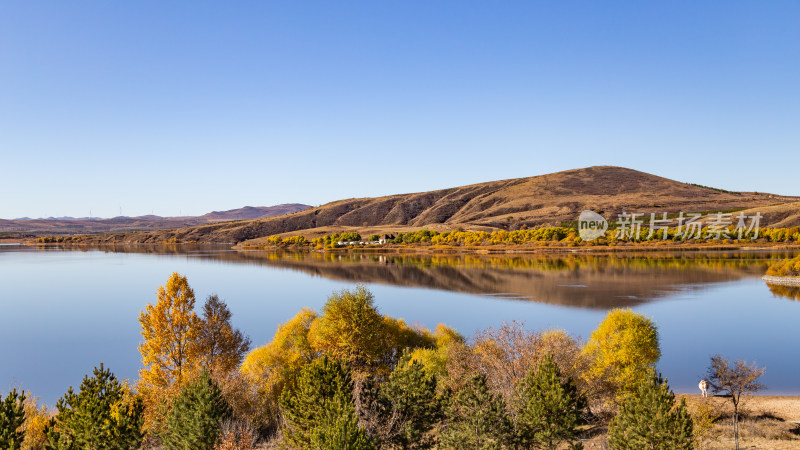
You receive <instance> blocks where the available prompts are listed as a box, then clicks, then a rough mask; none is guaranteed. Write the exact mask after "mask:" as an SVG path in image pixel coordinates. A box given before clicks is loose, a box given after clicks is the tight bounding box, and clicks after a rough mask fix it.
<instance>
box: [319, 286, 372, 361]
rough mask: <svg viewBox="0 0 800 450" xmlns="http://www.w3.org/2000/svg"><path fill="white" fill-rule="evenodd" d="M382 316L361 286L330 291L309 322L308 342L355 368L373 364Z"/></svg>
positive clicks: (369, 295) (369, 293) (369, 294)
mask: <svg viewBox="0 0 800 450" xmlns="http://www.w3.org/2000/svg"><path fill="white" fill-rule="evenodd" d="M385 328H386V324H385V323H384V318H383V316H381V314H380V313H379V312H378V308H377V307H376V306H375V300H374V298H373V295H372V293H371V292H370V291H368V290H367V288H366V287H364V286H357V287H356V289H355V290H354V291H350V290H347V289H344V290H341V291H339V292H334V293H333V294H332V295H331V296H330V297H329V298H328V301H327V302H326V303H325V306H324V307H323V308H322V315H321V316H320V317H319V318H318V319H317V320H315V321H314V322H313V323H312V324H311V328H310V330H309V342H310V343H311V346H312V347H313V348H314V349H315V350H317V351H320V352H324V353H327V354H329V355H331V356H333V357H335V358H337V359H339V360H340V361H343V362H346V363H348V364H349V366H350V367H352V368H354V369H356V370H365V369H368V368H369V367H374V366H375V364H377V363H378V362H379V360H381V357H382V356H383V355H384V352H385V350H386V348H385Z"/></svg>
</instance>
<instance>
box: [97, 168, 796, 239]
mask: <svg viewBox="0 0 800 450" xmlns="http://www.w3.org/2000/svg"><path fill="white" fill-rule="evenodd" d="M792 202H800V197H788V196H780V195H773V194H764V193H755V192H729V191H724V190H721V189H714V188H710V187H704V186H698V185H693V184H687V183H682V182H678V181H675V180H670V179H667V178H663V177H659V176H656V175H651V174H647V173H644V172H639V171H636V170H632V169H627V168H623V167H612V166H598V167H588V168H584V169H575V170H568V171H564V172H558V173H552V174H548V175H539V176H534V177H528V178H517V179H510V180H501V181H492V182H487V183H479V184H473V185H469V186H462V187H456V188H450V189H441V190H437V191H429V192H420V193H413V194H400V195H390V196H386V197H376V198H356V199H347V200H339V201H335V202H331V203H328V204H325V205H322V206H319V207H316V208H310V209H306V210H303V211H300V212H295V213H292V214H285V215H281V216H274V217H268V218H261V219H253V220H242V221H235V222H222V223H215V224H209V225H200V226H193V227H184V228H179V229H175V230H168V231H159V232H151V233H132V234H125V235H112V236H104V237H102V238H100V237H98V239H96V240H95V241H96V242H141V243H145V242H151V243H155V242H163V241H167V240H170V241H180V242H218V243H223V242H224V243H236V242H242V241H245V240H250V239H255V238H259V237H263V236H270V235H273V234H281V233H291V232H297V231H301V230H304V231H306V232H307V233H313V232H314V229H319V228H321V227H325V228H331V227H336V228H339V227H342V228H347V227H350V228H353V227H355V228H358V227H363V228H366V227H373V228H374V227H379V228H384V229H393V228H394V229H397V230H401V229H403V228H405V227H412V228H419V227H435V228H437V229H445V228H446V229H456V228H464V229H471V230H487V231H491V230H497V229H506V230H507V229H518V228H520V227H523V226H526V227H534V226H539V225H559V224H561V223H563V222H567V221H575V220H577V217H578V215H579V213H580V211H582V210H584V209H591V210H594V211H596V212H598V213H600V214H602V215H604V216H606V217H615V216H616V214H618V213H621V212H623V211H637V212H647V213H649V212H655V213H661V212H669V213H677V212H680V211H684V212H708V211H730V210H742V209H751V208H762V207H767V206H770V205H775V204H780V203H792ZM796 212H797V211H796ZM795 218H796V219H800V214H795ZM763 225H764V223H762V226H763Z"/></svg>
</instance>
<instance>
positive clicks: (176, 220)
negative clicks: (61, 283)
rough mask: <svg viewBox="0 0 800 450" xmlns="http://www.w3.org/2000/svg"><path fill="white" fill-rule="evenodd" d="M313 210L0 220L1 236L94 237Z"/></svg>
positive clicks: (253, 208)
mask: <svg viewBox="0 0 800 450" xmlns="http://www.w3.org/2000/svg"><path fill="white" fill-rule="evenodd" d="M308 208H311V207H310V206H308V205H301V204H298V203H290V204H283V205H275V206H245V207H243V208H239V209H231V210H228V211H214V212H210V213H208V214H204V215H202V216H182V217H161V216H154V215H146V216H137V217H124V216H122V217H114V218H110V219H99V218H89V217H80V218H75V217H51V218H47V219H29V218H23V219H14V220H3V219H0V232H4V233H30V234H94V233H119V232H131V231H150V230H163V229H170V228H180V227H189V226H195V225H202V224H207V223H215V222H222V221H231V220H242V219H258V218H262V217H270V216H278V215H283V214H290V213H293V212H297V211H302V210H304V209H308Z"/></svg>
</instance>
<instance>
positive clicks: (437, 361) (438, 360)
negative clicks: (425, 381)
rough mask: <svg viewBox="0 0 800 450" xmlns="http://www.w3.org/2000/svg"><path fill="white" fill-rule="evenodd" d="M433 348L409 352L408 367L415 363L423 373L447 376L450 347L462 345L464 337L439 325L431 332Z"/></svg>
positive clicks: (441, 324)
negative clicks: (420, 367)
mask: <svg viewBox="0 0 800 450" xmlns="http://www.w3.org/2000/svg"><path fill="white" fill-rule="evenodd" d="M433 339H434V342H435V347H418V348H415V349H413V350H411V352H410V358H409V360H408V363H407V364H408V365H409V366H410V365H411V364H414V363H417V364H421V365H422V368H423V369H425V373H426V374H428V375H429V376H430V375H436V376H439V377H444V376H445V375H446V374H447V354H448V351H449V349H450V347H451V346H453V345H456V344H463V343H464V336H462V335H461V334H459V332H458V331H456V330H455V329H453V328H450V327H448V326H447V325H445V324H443V323H440V324H439V325H437V326H436V329H435V330H434V331H433Z"/></svg>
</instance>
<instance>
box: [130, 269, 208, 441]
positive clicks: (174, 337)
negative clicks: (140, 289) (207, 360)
mask: <svg viewBox="0 0 800 450" xmlns="http://www.w3.org/2000/svg"><path fill="white" fill-rule="evenodd" d="M156 297H157V301H156V303H155V304H150V303H148V304H147V306H146V307H145V311H144V312H140V313H139V324H140V325H141V328H142V337H143V338H144V341H143V342H142V343H141V344H139V352H140V353H141V354H142V366H143V367H142V368H141V369H139V384H138V390H139V392H140V393H141V394H142V399H143V400H144V404H145V428H146V429H147V430H148V432H150V433H158V432H160V431H162V429H163V427H164V426H165V418H166V416H167V413H168V412H169V405H170V403H171V399H172V398H173V397H175V396H176V395H177V394H178V393H180V390H181V386H182V385H183V383H185V382H186V381H188V379H189V378H190V375H191V373H192V371H193V370H194V369H195V368H196V363H197V359H198V353H199V347H200V346H199V339H198V336H199V328H200V319H199V318H198V317H197V314H195V312H194V303H195V297H194V291H192V288H191V287H189V282H188V281H187V279H186V277H184V276H181V275H179V274H178V273H177V272H176V273H173V274H172V275H171V276H170V277H169V280H167V284H166V285H165V286H161V287H159V288H158V290H157V293H156Z"/></svg>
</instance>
